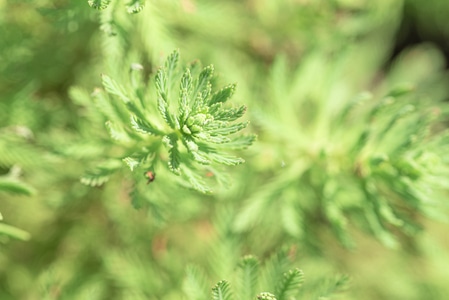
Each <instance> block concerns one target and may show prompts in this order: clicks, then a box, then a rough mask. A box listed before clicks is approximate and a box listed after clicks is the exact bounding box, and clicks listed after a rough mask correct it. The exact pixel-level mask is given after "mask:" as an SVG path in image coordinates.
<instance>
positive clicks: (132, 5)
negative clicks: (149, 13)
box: [126, 0, 145, 14]
mask: <svg viewBox="0 0 449 300" xmlns="http://www.w3.org/2000/svg"><path fill="white" fill-rule="evenodd" d="M144 7H145V1H142V0H130V1H129V2H128V4H127V5H126V8H127V11H128V13H130V14H136V13H138V12H141V11H142V9H143V8H144Z"/></svg>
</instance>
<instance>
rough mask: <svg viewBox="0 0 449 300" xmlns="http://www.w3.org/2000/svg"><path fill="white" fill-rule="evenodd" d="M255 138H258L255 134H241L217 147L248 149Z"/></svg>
mask: <svg viewBox="0 0 449 300" xmlns="http://www.w3.org/2000/svg"><path fill="white" fill-rule="evenodd" d="M255 140H256V136H255V135H241V136H237V137H235V138H232V139H231V140H230V141H229V142H226V143H223V144H220V145H218V146H217V148H219V149H232V150H242V149H246V148H248V147H249V146H251V145H252V143H253V142H254V141H255Z"/></svg>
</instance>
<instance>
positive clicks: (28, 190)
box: [0, 177, 36, 196]
mask: <svg viewBox="0 0 449 300" xmlns="http://www.w3.org/2000/svg"><path fill="white" fill-rule="evenodd" d="M0 192H6V193H11V194H17V195H26V196H32V195H34V194H35V193H36V190H35V189H34V188H32V187H31V186H29V185H28V184H25V183H23V182H20V181H18V180H16V179H13V178H7V177H3V178H0Z"/></svg>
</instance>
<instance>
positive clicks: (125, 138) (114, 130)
mask: <svg viewBox="0 0 449 300" xmlns="http://www.w3.org/2000/svg"><path fill="white" fill-rule="evenodd" d="M105 125H106V128H107V129H108V132H109V135H110V136H111V138H113V139H114V140H116V141H120V142H124V143H128V142H131V141H132V139H131V138H130V136H129V134H128V133H127V132H126V130H125V128H123V127H122V126H120V125H118V124H116V123H112V122H111V121H107V122H106V123H105Z"/></svg>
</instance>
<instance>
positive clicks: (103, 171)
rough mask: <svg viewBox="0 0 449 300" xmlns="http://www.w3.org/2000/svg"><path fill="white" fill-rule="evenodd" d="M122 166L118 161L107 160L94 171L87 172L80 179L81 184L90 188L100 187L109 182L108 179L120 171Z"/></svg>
mask: <svg viewBox="0 0 449 300" xmlns="http://www.w3.org/2000/svg"><path fill="white" fill-rule="evenodd" d="M121 166H122V164H121V163H120V161H119V160H109V161H107V162H105V163H103V164H102V165H100V166H98V167H96V168H95V169H94V170H92V171H90V172H87V173H86V174H85V175H83V176H82V177H81V183H83V184H85V185H90V186H100V185H102V184H103V183H105V182H107V181H108V180H109V177H110V176H111V175H112V174H113V173H115V172H116V171H117V170H118V169H120V168H121Z"/></svg>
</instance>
